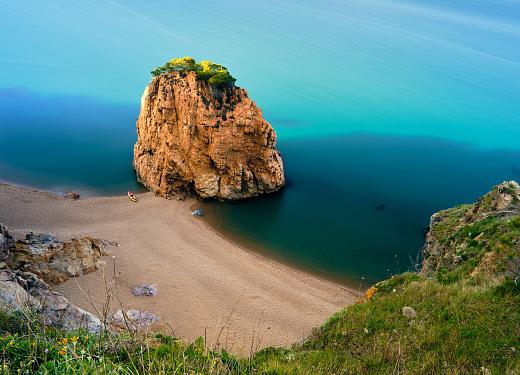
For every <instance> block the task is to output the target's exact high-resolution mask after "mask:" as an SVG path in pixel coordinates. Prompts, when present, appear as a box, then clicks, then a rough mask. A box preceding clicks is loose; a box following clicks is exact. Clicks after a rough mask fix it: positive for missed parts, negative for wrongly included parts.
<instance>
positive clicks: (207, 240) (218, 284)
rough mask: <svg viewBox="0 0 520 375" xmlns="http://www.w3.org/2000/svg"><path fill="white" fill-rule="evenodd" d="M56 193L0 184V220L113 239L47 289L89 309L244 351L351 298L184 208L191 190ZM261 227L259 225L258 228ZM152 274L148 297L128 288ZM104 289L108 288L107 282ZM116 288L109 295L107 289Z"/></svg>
mask: <svg viewBox="0 0 520 375" xmlns="http://www.w3.org/2000/svg"><path fill="white" fill-rule="evenodd" d="M138 200H139V201H138V203H132V202H130V201H129V199H128V198H127V197H126V196H122V197H107V198H104V197H96V198H87V199H80V200H78V201H72V200H66V199H63V198H61V197H59V196H56V195H54V194H52V193H47V192H42V191H37V190H32V189H29V188H25V187H19V186H13V185H8V184H0V222H2V223H4V224H6V225H8V226H9V227H10V228H11V229H12V230H13V231H14V232H20V233H21V232H25V231H29V230H33V231H36V232H47V233H51V234H54V235H56V236H58V237H59V238H60V239H63V240H66V239H69V238H73V237H81V236H86V235H89V236H93V237H96V238H101V239H105V240H108V241H117V242H118V243H119V245H120V246H118V247H113V248H112V256H113V257H114V258H113V257H112V256H110V257H106V258H105V259H104V260H105V261H106V266H105V268H104V270H98V271H97V272H94V273H91V274H88V275H85V276H82V277H79V278H75V279H71V280H69V281H67V282H65V283H64V284H60V285H56V286H54V289H55V290H57V291H59V292H61V293H62V294H64V295H65V296H66V297H67V298H68V299H69V300H70V301H71V302H73V303H75V304H77V305H79V306H81V307H83V308H85V309H86V310H89V311H91V312H93V313H96V311H101V310H102V306H103V303H104V302H105V301H106V300H107V292H106V287H107V286H109V287H110V286H113V285H114V284H113V283H114V268H115V274H116V275H117V277H116V284H117V293H115V292H111V295H112V299H111V304H110V308H111V309H112V310H116V309H118V308H121V306H122V307H123V308H124V309H138V310H148V311H153V312H155V313H156V314H157V315H159V316H160V317H161V321H160V322H159V323H158V324H156V325H154V327H153V329H154V330H161V331H164V332H166V333H168V334H173V335H175V336H177V337H181V338H184V339H188V340H192V339H195V338H197V337H199V336H203V337H205V338H206V342H207V344H208V345H210V346H212V347H225V348H226V349H228V350H230V351H233V352H236V353H239V354H242V355H247V354H249V353H250V352H251V351H255V350H257V349H260V348H263V347H266V346H271V345H283V346H288V345H290V344H292V343H295V342H297V341H299V340H302V339H304V338H305V337H306V336H307V335H309V334H310V333H311V331H312V328H314V327H317V326H319V325H320V324H322V323H323V322H324V321H325V320H326V319H327V318H328V317H329V316H330V315H332V314H333V313H334V312H336V311H338V310H339V309H340V308H342V307H344V306H346V305H348V304H351V303H353V302H354V301H355V299H356V298H357V295H356V293H355V292H353V291H351V290H349V289H347V288H345V287H343V286H341V285H339V284H335V283H333V282H330V281H327V280H323V279H320V278H319V277H317V276H315V275H311V274H306V273H304V272H302V271H300V270H296V269H294V268H292V267H290V266H287V265H284V264H281V263H278V262H276V261H274V260H272V259H268V258H265V257H262V256H260V255H258V254H255V253H253V252H251V251H246V250H245V249H243V248H241V247H240V246H239V245H237V244H235V243H232V242H230V241H229V240H228V239H226V238H224V237H222V236H221V235H220V234H218V233H217V232H216V231H214V230H213V229H212V228H211V227H210V226H209V225H207V224H206V223H205V222H204V221H203V220H201V219H197V218H194V217H192V215H191V214H190V206H192V205H193V204H194V202H195V201H194V200H186V201H184V202H178V201H169V200H165V199H162V198H157V197H155V196H154V195H153V194H152V193H144V194H138ZM266 235H269V234H268V233H266ZM141 283H144V284H155V285H157V288H158V294H157V296H155V297H134V296H133V295H132V293H131V290H132V288H133V287H134V286H136V285H138V284H141ZM112 290H114V288H112ZM115 294H117V296H116V295H115Z"/></svg>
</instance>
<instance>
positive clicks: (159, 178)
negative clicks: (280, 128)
mask: <svg viewBox="0 0 520 375" xmlns="http://www.w3.org/2000/svg"><path fill="white" fill-rule="evenodd" d="M137 135H138V137H137V143H136V144H135V148H134V168H135V170H136V173H137V177H138V179H139V181H140V182H141V183H142V184H143V185H145V186H146V187H148V188H149V189H150V190H152V191H153V192H155V193H156V194H157V195H160V196H163V197H169V196H179V195H181V196H182V195H185V194H196V195H198V196H200V197H203V198H218V199H225V200H236V199H242V198H249V197H254V196H257V195H260V194H264V193H270V192H273V191H276V190H278V189H279V188H280V187H282V186H283V185H284V183H285V180H284V171H283V163H282V158H281V156H280V153H279V152H278V151H277V150H276V134H275V132H274V130H273V128H272V127H271V125H270V124H269V123H268V122H267V121H265V120H264V118H263V117H262V112H261V111H260V109H259V108H258V107H257V106H256V105H255V103H254V102H253V101H252V100H251V99H250V98H249V97H248V95H247V92H246V91H245V90H244V89H241V88H238V87H231V88H230V87H228V88H216V87H214V86H212V85H210V84H208V83H207V82H205V81H201V80H198V79H197V76H196V74H195V73H193V72H190V73H178V72H172V73H167V74H162V75H160V76H158V77H155V78H153V80H152V81H151V83H150V84H149V85H148V86H147V88H146V89H145V91H144V94H143V97H142V99H141V110H140V113H139V118H138V120H137Z"/></svg>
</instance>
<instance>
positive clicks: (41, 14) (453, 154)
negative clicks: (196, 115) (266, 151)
mask: <svg viewBox="0 0 520 375" xmlns="http://www.w3.org/2000/svg"><path fill="white" fill-rule="evenodd" d="M0 35H1V36H2V39H1V41H2V48H0V145H1V147H0V180H8V181H12V182H17V183H21V184H25V185H31V186H36V187H41V188H46V189H50V190H54V191H62V190H65V189H75V190H80V191H81V192H83V193H85V194H119V193H121V192H126V190H127V189H134V190H135V189H139V185H138V184H137V183H136V181H135V176H134V174H133V171H132V168H131V158H132V145H133V143H134V142H135V118H136V116H137V111H138V105H139V99H140V96H141V94H142V91H143V89H144V87H145V85H146V84H147V82H148V81H149V78H150V75H149V71H150V70H151V68H152V67H154V66H156V65H160V64H162V63H163V62H164V61H166V60H167V59H169V58H171V57H173V56H183V55H191V56H193V57H195V58H197V59H204V58H211V59H213V60H215V61H216V62H219V63H222V64H224V65H226V66H227V67H228V68H229V70H230V71H231V73H232V74H233V75H234V76H236V77H238V82H237V84H239V85H240V86H243V87H245V88H247V89H248V91H249V93H250V95H251V96H252V97H253V99H255V100H256V101H257V103H258V105H259V106H260V107H261V108H262V109H263V110H264V115H265V116H266V118H267V119H268V120H269V121H270V122H272V124H273V125H274V126H275V128H276V130H277V133H278V135H279V141H280V142H279V144H280V149H281V150H282V152H283V155H284V158H285V161H286V170H287V179H288V182H289V183H288V187H287V189H285V190H284V192H283V193H281V194H279V195H276V196H274V197H273V198H272V199H262V200H258V201H254V202H250V203H245V204H241V205H225V204H223V205H218V206H217V208H216V214H217V215H218V217H219V218H220V219H219V220H220V223H221V224H220V225H221V226H222V227H225V229H226V230H228V231H233V232H235V233H237V234H238V235H240V236H242V237H244V238H248V239H250V240H252V241H254V242H257V243H260V244H262V245H264V246H267V247H268V248H269V250H268V251H271V252H272V253H273V255H274V256H277V257H282V258H284V259H288V260H290V261H292V262H296V263H298V264H299V265H301V266H302V267H305V268H311V269H313V270H317V271H319V272H324V273H327V274H329V275H331V276H332V277H337V278H340V279H352V280H353V279H355V280H357V281H359V280H361V278H364V279H365V282H366V281H367V280H375V279H378V278H381V277H384V276H385V275H386V274H387V273H388V272H392V269H397V268H404V267H406V265H409V264H410V260H409V257H414V256H415V255H416V254H417V252H418V250H419V248H420V245H421V243H422V240H423V238H422V228H423V227H424V226H425V225H426V224H427V221H428V217H429V215H430V214H431V213H432V212H433V211H435V210H438V209H440V208H443V207H447V206H451V205H453V204H455V203H458V202H464V201H471V200H473V199H474V198H475V197H476V196H478V195H479V194H482V193H483V192H485V191H486V190H488V189H489V188H490V186H491V185H493V184H495V183H497V182H500V181H501V180H504V179H507V178H512V177H515V176H517V177H516V178H520V177H518V170H519V168H520V167H519V166H518V162H517V160H518V151H519V150H520V143H519V139H520V110H519V108H520V95H518V94H519V93H520V3H519V2H518V1H517V0H471V1H470V0H450V1H448V0H417V1H397V0H396V1H390V0H357V1H353V0H321V1H316V0H276V1H275V0H266V1H252V0H244V1H240V2H231V1H228V0H214V1H209V0H190V1H185V0H176V1H160V0H155V1H149V2H142V1H138V0H92V1H88V2H85V1H80V0H69V1H61V0H49V1H45V2H42V1H37V0H28V1H24V2H13V1H9V0H0ZM362 134H364V135H362Z"/></svg>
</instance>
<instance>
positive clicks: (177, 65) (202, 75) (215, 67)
mask: <svg viewBox="0 0 520 375" xmlns="http://www.w3.org/2000/svg"><path fill="white" fill-rule="evenodd" d="M169 72H195V73H196V74H197V77H198V78H199V79H201V80H203V81H206V82H208V83H209V84H210V85H213V86H216V87H232V86H234V84H235V81H236V79H235V78H234V77H233V76H232V75H231V74H229V71H228V70H227V68H226V67H225V66H222V65H220V64H215V63H214V62H212V61H209V60H203V61H201V62H197V61H195V59H193V58H192V57H189V56H186V57H178V58H174V59H171V60H170V61H168V62H167V63H166V64H164V65H163V66H159V67H157V68H155V69H154V70H152V71H151V73H152V76H154V77H157V76H160V75H161V74H164V73H169Z"/></svg>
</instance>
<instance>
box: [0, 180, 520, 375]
mask: <svg viewBox="0 0 520 375" xmlns="http://www.w3.org/2000/svg"><path fill="white" fill-rule="evenodd" d="M506 184H507V185H506ZM519 193H520V187H518V185H517V184H516V183H505V184H501V185H498V186H497V187H495V188H494V189H493V190H492V191H491V192H490V193H488V194H487V195H486V196H484V197H483V198H482V199H481V200H479V202H477V203H476V204H473V205H466V206H462V207H457V208H454V209H450V210H446V211H442V212H440V213H439V214H436V215H434V216H433V217H432V222H431V227H430V232H429V234H428V237H427V242H426V245H425V248H424V257H425V259H424V264H423V270H422V271H421V272H420V273H404V274H401V275H396V276H394V277H392V278H390V279H388V280H385V281H382V282H380V283H378V284H376V285H374V286H373V287H372V288H370V289H369V290H368V291H367V292H366V295H365V297H364V298H362V299H360V300H359V301H358V303H356V304H354V305H352V306H348V307H346V308H345V309H344V310H342V311H340V312H338V313H337V314H335V315H334V316H332V317H331V318H330V319H329V320H328V321H327V322H325V324H324V325H323V326H322V327H320V328H317V329H316V330H315V332H314V333H313V334H312V335H311V336H310V337H309V338H307V339H306V340H305V341H303V342H302V343H298V344H295V345H294V346H293V347H292V348H290V349H286V348H267V349H264V350H262V351H260V352H258V353H256V354H254V355H253V356H252V357H251V358H237V357H235V356H233V355H231V354H229V353H226V352H225V351H218V352H216V351H212V350H211V348H207V347H205V345H204V341H203V339H199V340H197V341H195V342H193V343H191V344H188V343H185V342H183V341H181V340H177V339H175V338H173V337H169V336H164V335H160V334H158V335H149V336H139V335H134V334H131V333H120V334H109V333H105V334H102V335H100V336H88V335H87V334H86V333H84V332H76V333H65V332H62V331H59V330H54V329H49V328H43V327H42V326H41V325H40V324H39V323H38V317H37V316H30V315H24V314H21V313H16V314H14V315H13V314H3V315H2V316H0V330H1V332H2V337H1V338H0V350H1V351H2V361H3V366H4V367H3V373H6V374H8V373H13V374H15V373H16V374H18V373H27V374H29V373H52V374H62V373H67V374H74V373H78V374H83V373H87V374H98V373H114V374H520V353H519V352H520V280H519V278H518V271H519V270H520V267H519V264H520V262H519V259H520V250H519V245H520V243H519V241H520V236H519V232H518V225H517V223H518V222H519V220H520V216H519V215H520V211H519V209H520V207H519V202H518V200H517V197H518V196H520V194H519Z"/></svg>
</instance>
